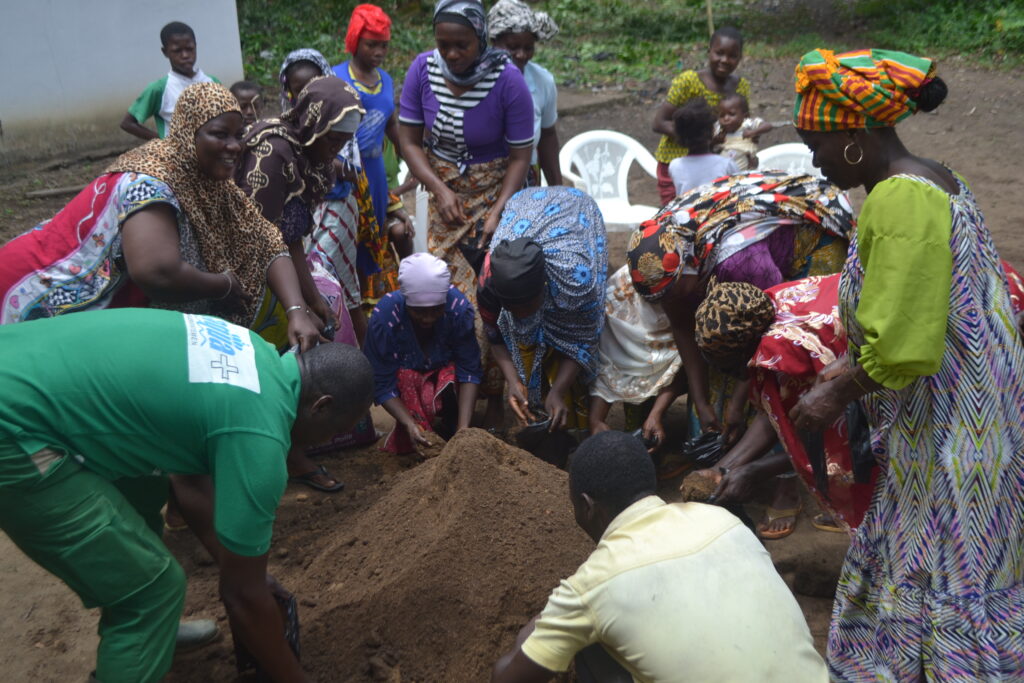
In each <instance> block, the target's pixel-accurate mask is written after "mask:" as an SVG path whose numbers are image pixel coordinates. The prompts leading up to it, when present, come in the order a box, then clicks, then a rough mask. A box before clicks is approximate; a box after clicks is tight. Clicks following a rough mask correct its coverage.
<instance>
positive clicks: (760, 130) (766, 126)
mask: <svg viewBox="0 0 1024 683" xmlns="http://www.w3.org/2000/svg"><path fill="white" fill-rule="evenodd" d="M758 120H759V121H760V119H758ZM774 128H775V126H773V125H772V124H771V122H770V121H761V122H760V123H759V124H758V125H756V126H753V127H752V128H750V129H749V130H745V131H743V137H745V138H747V139H749V138H754V139H755V140H756V139H757V138H759V137H760V136H762V135H764V134H765V133H768V132H770V131H771V130H772V129H774Z"/></svg>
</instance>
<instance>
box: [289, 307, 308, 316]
mask: <svg viewBox="0 0 1024 683" xmlns="http://www.w3.org/2000/svg"><path fill="white" fill-rule="evenodd" d="M304 308H305V306H289V307H288V308H286V309H284V314H285V315H288V314H289V313H291V312H292V311H301V310H302V309H304Z"/></svg>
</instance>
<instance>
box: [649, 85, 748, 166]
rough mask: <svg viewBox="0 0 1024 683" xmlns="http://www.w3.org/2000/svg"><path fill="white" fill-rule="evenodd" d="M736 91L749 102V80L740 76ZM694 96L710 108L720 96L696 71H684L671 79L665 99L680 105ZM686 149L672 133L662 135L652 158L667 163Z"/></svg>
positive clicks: (681, 154)
mask: <svg viewBox="0 0 1024 683" xmlns="http://www.w3.org/2000/svg"><path fill="white" fill-rule="evenodd" d="M736 92H737V93H739V94H740V95H743V96H744V97H746V98H747V103H748V104H749V103H750V81H748V80H747V79H745V78H741V79H740V81H739V83H738V84H737V85H736ZM695 97H703V98H704V99H705V100H706V101H707V103H708V105H710V106H711V108H712V109H714V108H715V107H717V106H718V101H719V100H721V99H722V96H721V95H719V94H718V93H716V92H715V91H714V90H709V89H708V86H706V85H704V81H702V80H701V79H700V74H698V73H697V72H696V71H684V72H682V73H681V74H679V75H678V76H676V77H675V78H673V79H672V85H671V86H670V87H669V89H668V96H667V97H666V98H665V100H666V101H667V102H668V103H669V104H671V105H672V106H673V107H681V106H683V105H684V104H686V103H687V102H688V101H689V100H692V99H693V98H695ZM686 153H687V150H686V148H685V147H683V146H682V145H680V144H679V143H678V142H676V138H675V136H674V135H662V136H661V142H659V143H658V149H657V150H656V151H655V152H654V158H655V159H657V160H658V161H660V162H661V163H663V164H667V163H668V162H670V161H672V160H673V159H675V158H676V157H685V156H686Z"/></svg>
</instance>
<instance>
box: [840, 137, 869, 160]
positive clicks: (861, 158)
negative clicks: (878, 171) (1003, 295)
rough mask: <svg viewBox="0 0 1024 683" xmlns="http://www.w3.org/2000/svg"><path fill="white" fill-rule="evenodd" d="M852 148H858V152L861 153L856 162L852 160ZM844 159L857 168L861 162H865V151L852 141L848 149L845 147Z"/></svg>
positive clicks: (847, 146)
mask: <svg viewBox="0 0 1024 683" xmlns="http://www.w3.org/2000/svg"><path fill="white" fill-rule="evenodd" d="M851 147H856V148H857V151H858V152H860V154H859V155H858V156H857V159H856V160H853V159H850V148H851ZM843 159H845V160H846V163H848V164H849V165H850V166H856V165H857V164H859V163H860V162H862V161H864V149H863V148H862V147H861V146H860V145H858V144H857V143H856V142H852V141H851V142H850V143H849V144H848V145H846V147H843Z"/></svg>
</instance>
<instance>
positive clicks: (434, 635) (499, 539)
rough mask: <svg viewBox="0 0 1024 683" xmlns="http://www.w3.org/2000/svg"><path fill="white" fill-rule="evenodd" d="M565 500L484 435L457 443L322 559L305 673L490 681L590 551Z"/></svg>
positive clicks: (537, 467) (519, 454) (533, 468)
mask: <svg viewBox="0 0 1024 683" xmlns="http://www.w3.org/2000/svg"><path fill="white" fill-rule="evenodd" d="M566 489H567V484H566V477H565V474H564V473H563V472H561V471H559V470H557V469H555V468H554V467H551V466H549V465H546V464H544V463H542V462H540V461H538V460H537V459H536V458H533V457H532V456H530V455H528V454H526V453H524V452H523V451H519V450H517V449H515V448H513V447H511V446H508V445H507V444H505V443H503V442H501V441H499V440H497V439H495V438H493V437H491V436H489V435H488V434H487V433H486V432H483V431H480V430H475V429H474V430H469V431H466V432H462V433H460V434H458V435H457V436H456V437H455V438H454V439H452V441H451V442H449V444H448V445H447V446H446V447H445V449H444V451H443V453H442V454H441V455H440V456H438V457H437V458H434V459H432V460H429V461H428V462H426V463H424V464H423V465H420V466H419V467H417V468H415V469H414V470H412V471H410V472H406V473H404V474H403V475H401V476H400V477H398V479H397V482H396V483H395V485H394V486H393V487H392V488H391V489H390V490H389V491H388V492H387V493H385V494H384V495H383V496H381V498H380V499H379V500H377V501H376V502H375V503H374V504H373V505H372V506H371V507H369V508H368V509H367V510H366V511H365V512H363V513H362V514H359V515H358V516H356V517H355V518H354V519H352V523H351V524H346V525H345V526H344V528H343V529H341V530H339V533H338V537H337V538H335V539H332V540H331V541H329V542H327V543H325V545H324V547H323V549H322V550H321V551H320V552H319V553H318V554H317V555H316V556H315V558H314V561H313V562H312V564H311V565H310V568H309V582H308V583H309V584H310V585H320V586H323V587H324V588H323V590H322V593H321V597H320V605H319V606H320V607H321V609H319V610H317V618H316V620H315V621H312V622H310V623H308V624H304V631H305V632H304V634H303V643H302V644H303V650H304V651H305V653H307V655H308V656H304V658H303V660H304V663H305V664H306V666H307V667H308V668H309V670H310V671H311V672H312V673H315V674H316V675H318V676H320V677H321V680H327V678H328V677H329V678H331V679H332V680H346V681H348V680H361V679H363V680H370V679H376V680H403V681H412V680H416V681H420V680H422V681H477V680H486V678H487V676H488V674H489V669H490V667H491V665H492V664H493V663H494V660H495V659H496V658H497V656H498V655H499V654H500V653H501V652H502V651H503V650H504V649H505V648H508V647H510V646H511V644H512V642H513V640H514V638H515V634H516V632H517V631H518V629H519V628H520V627H521V626H522V625H523V624H524V623H526V621H528V620H529V619H530V617H532V616H533V615H534V614H535V613H536V612H537V611H538V610H539V609H540V608H541V607H542V606H543V605H544V602H545V600H546V598H547V595H548V593H549V592H550V591H551V589H552V588H553V587H554V586H555V585H556V584H557V583H558V580H559V579H560V578H562V577H564V576H567V575H569V574H571V573H572V572H573V571H574V570H575V569H576V567H577V566H578V565H579V564H580V563H581V562H582V561H583V559H584V558H585V557H586V556H587V554H588V553H589V552H590V550H591V548H592V544H591V543H590V541H589V540H588V539H587V538H586V536H585V535H584V534H583V532H582V531H580V530H579V529H578V528H577V527H576V526H575V523H574V522H573V519H572V513H571V510H570V507H569V501H568V496H567V493H566Z"/></svg>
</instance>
